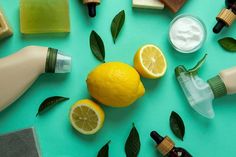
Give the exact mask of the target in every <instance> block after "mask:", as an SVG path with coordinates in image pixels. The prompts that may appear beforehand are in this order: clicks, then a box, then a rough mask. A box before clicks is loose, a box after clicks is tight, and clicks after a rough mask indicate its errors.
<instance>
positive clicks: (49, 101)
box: [36, 96, 69, 116]
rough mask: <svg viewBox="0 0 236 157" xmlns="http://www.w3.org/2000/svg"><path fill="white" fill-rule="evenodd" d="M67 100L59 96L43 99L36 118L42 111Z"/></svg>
mask: <svg viewBox="0 0 236 157" xmlns="http://www.w3.org/2000/svg"><path fill="white" fill-rule="evenodd" d="M66 100H69V98H65V97H61V96H53V97H49V98H47V99H45V100H44V101H43V102H42V103H41V104H40V106H39V109H38V113H37V114H36V116H38V115H39V114H40V113H42V112H43V111H44V110H46V109H48V108H49V107H51V106H53V105H55V104H58V103H60V102H62V101H66Z"/></svg>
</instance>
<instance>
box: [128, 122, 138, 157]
mask: <svg viewBox="0 0 236 157" xmlns="http://www.w3.org/2000/svg"><path fill="white" fill-rule="evenodd" d="M140 147H141V143H140V138H139V133H138V131H137V129H136V127H135V126H134V124H133V128H132V129H131V131H130V134H129V137H128V138H127V140H126V143H125V153H126V157H137V156H138V153H139V151H140Z"/></svg>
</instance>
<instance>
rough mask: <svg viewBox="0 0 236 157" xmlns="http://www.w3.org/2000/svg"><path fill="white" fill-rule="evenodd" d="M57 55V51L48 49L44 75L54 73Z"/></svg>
mask: <svg viewBox="0 0 236 157" xmlns="http://www.w3.org/2000/svg"><path fill="white" fill-rule="evenodd" d="M57 53H58V50H57V49H54V48H48V52H47V59H46V66H45V72H46V73H55V69H56V62H57Z"/></svg>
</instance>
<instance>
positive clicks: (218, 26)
mask: <svg viewBox="0 0 236 157" xmlns="http://www.w3.org/2000/svg"><path fill="white" fill-rule="evenodd" d="M225 26H226V24H225V23H224V22H223V21H221V20H219V21H218V22H217V23H216V25H215V27H214V28H213V32H214V33H219V32H220V31H221V30H222V29H223V28H224V27H225Z"/></svg>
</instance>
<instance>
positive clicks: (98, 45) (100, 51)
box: [90, 31, 105, 62]
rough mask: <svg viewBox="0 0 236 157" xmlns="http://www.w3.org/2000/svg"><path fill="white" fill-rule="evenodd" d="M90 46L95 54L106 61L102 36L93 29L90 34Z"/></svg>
mask: <svg viewBox="0 0 236 157" xmlns="http://www.w3.org/2000/svg"><path fill="white" fill-rule="evenodd" d="M90 48H91V51H92V52H93V55H94V56H95V57H96V58H97V59H98V60H99V61H101V62H105V48H104V44H103V41H102V39H101V37H100V36H99V35H98V34H97V33H96V32H95V31H92V32H91V34H90Z"/></svg>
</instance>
